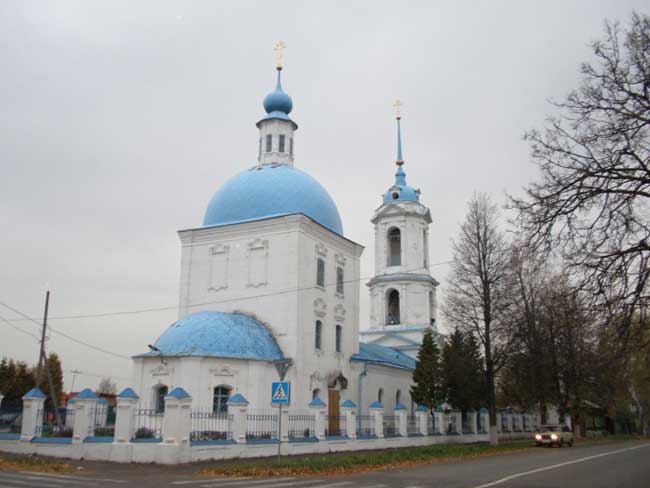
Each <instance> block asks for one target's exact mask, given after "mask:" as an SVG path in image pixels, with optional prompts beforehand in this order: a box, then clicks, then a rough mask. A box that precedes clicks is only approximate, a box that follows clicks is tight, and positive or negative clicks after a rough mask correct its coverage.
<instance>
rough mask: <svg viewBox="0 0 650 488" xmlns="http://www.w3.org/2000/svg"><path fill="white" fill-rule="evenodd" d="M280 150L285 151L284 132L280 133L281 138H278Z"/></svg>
mask: <svg viewBox="0 0 650 488" xmlns="http://www.w3.org/2000/svg"><path fill="white" fill-rule="evenodd" d="M278 151H279V152H281V153H283V152H284V134H280V138H279V140H278Z"/></svg>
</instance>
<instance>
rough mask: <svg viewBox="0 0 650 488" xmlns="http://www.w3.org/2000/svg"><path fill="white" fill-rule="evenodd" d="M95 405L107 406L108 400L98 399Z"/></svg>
mask: <svg viewBox="0 0 650 488" xmlns="http://www.w3.org/2000/svg"><path fill="white" fill-rule="evenodd" d="M97 403H99V404H100V405H108V400H106V398H100V399H99V400H98V401H97Z"/></svg>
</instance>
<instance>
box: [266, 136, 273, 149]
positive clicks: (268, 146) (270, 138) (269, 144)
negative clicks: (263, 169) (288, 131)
mask: <svg viewBox="0 0 650 488" xmlns="http://www.w3.org/2000/svg"><path fill="white" fill-rule="evenodd" d="M272 142H273V136H272V135H271V134H267V135H266V152H271V149H272Z"/></svg>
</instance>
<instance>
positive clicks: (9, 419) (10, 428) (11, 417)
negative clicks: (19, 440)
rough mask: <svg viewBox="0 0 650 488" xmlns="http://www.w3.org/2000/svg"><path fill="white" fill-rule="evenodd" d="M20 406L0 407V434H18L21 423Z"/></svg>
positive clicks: (21, 410)
mask: <svg viewBox="0 0 650 488" xmlns="http://www.w3.org/2000/svg"><path fill="white" fill-rule="evenodd" d="M22 413H23V408H22V407H18V406H16V407H12V406H5V407H0V434H18V433H20V427H21V425H22Z"/></svg>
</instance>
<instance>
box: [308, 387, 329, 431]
mask: <svg viewBox="0 0 650 488" xmlns="http://www.w3.org/2000/svg"><path fill="white" fill-rule="evenodd" d="M308 405H309V409H310V410H311V411H313V412H314V417H315V418H314V430H315V434H316V439H318V440H319V441H322V440H324V439H325V409H326V408H327V405H326V404H325V402H324V401H323V400H321V399H320V398H318V397H316V398H314V399H313V400H312V401H311V402H309V404H308Z"/></svg>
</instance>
